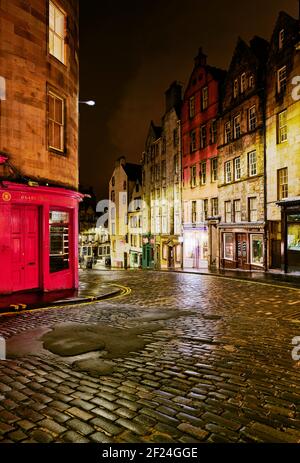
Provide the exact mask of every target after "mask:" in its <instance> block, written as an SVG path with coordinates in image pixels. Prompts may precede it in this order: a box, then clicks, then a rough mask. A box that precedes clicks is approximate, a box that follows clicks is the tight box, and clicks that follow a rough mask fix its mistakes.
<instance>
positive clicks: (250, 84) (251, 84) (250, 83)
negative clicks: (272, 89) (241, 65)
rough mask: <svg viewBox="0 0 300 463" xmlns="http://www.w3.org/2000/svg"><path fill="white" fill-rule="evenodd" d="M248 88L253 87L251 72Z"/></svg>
mask: <svg viewBox="0 0 300 463" xmlns="http://www.w3.org/2000/svg"><path fill="white" fill-rule="evenodd" d="M249 88H250V89H251V88H254V75H253V74H251V75H250V76H249Z"/></svg>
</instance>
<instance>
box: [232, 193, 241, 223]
mask: <svg viewBox="0 0 300 463" xmlns="http://www.w3.org/2000/svg"><path fill="white" fill-rule="evenodd" d="M233 214H234V222H236V223H240V222H241V221H242V216H241V200H240V199H236V200H235V201H233Z"/></svg>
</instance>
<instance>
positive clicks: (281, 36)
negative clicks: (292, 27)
mask: <svg viewBox="0 0 300 463" xmlns="http://www.w3.org/2000/svg"><path fill="white" fill-rule="evenodd" d="M284 38H285V33H284V29H281V31H279V35H278V48H279V50H282V48H283V45H284Z"/></svg>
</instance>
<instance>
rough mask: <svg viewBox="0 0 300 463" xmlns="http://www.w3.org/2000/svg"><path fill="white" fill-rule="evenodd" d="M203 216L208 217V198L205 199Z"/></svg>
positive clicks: (205, 218)
mask: <svg viewBox="0 0 300 463" xmlns="http://www.w3.org/2000/svg"><path fill="white" fill-rule="evenodd" d="M203 217H204V220H207V218H208V199H204V200H203Z"/></svg>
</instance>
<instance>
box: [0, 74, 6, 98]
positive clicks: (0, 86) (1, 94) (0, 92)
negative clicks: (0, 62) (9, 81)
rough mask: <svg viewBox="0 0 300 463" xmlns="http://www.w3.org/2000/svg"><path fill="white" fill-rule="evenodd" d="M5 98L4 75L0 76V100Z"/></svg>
mask: <svg viewBox="0 0 300 463" xmlns="http://www.w3.org/2000/svg"><path fill="white" fill-rule="evenodd" d="M5 100H6V81H5V79H4V77H2V76H0V101H5Z"/></svg>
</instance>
